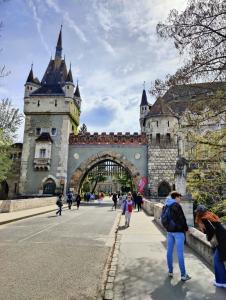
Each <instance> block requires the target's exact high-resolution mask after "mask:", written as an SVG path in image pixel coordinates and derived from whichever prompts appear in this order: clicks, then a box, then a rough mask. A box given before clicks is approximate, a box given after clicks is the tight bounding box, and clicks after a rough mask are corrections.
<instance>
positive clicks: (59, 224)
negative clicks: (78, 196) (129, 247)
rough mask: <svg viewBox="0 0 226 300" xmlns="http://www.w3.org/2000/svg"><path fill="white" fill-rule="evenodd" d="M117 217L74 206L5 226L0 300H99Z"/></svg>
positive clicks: (0, 237) (0, 239)
mask: <svg viewBox="0 0 226 300" xmlns="http://www.w3.org/2000/svg"><path fill="white" fill-rule="evenodd" d="M116 216H117V212H115V211H111V209H110V207H96V206H93V207H81V208H80V210H79V211H77V210H76V209H74V207H73V210H72V211H68V210H65V211H63V214H62V216H61V217H60V216H58V217H56V216H55V214H54V213H49V214H45V215H41V216H38V217H33V218H30V219H26V220H22V221H18V222H14V223H11V224H7V225H2V226H0V266H1V272H0V283H1V288H0V299H4V300H8V299H10V300H14V299H16V300H20V299H29V300H30V299H54V300H57V299H76V300H80V299H81V300H83V299H85V300H89V299H95V297H96V295H97V290H98V287H99V286H100V282H101V276H102V271H103V268H104V264H105V262H106V259H107V256H108V253H109V249H110V247H109V236H110V232H111V230H112V226H113V224H114V222H115V220H116Z"/></svg>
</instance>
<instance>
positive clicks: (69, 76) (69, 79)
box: [66, 68, 73, 82]
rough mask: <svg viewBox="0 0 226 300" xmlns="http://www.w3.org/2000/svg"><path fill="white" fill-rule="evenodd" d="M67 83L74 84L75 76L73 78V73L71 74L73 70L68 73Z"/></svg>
mask: <svg viewBox="0 0 226 300" xmlns="http://www.w3.org/2000/svg"><path fill="white" fill-rule="evenodd" d="M66 82H73V76H72V73H71V68H70V69H69V71H68V74H67V78H66Z"/></svg>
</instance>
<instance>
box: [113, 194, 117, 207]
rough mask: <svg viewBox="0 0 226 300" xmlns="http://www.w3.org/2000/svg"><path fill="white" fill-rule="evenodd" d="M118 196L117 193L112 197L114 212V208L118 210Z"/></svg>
mask: <svg viewBox="0 0 226 300" xmlns="http://www.w3.org/2000/svg"><path fill="white" fill-rule="evenodd" d="M117 200H118V199H117V194H116V193H114V194H113V196H112V201H113V205H112V210H113V208H115V210H116V208H117Z"/></svg>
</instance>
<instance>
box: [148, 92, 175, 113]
mask: <svg viewBox="0 0 226 300" xmlns="http://www.w3.org/2000/svg"><path fill="white" fill-rule="evenodd" d="M154 116H175V113H174V112H173V110H172V109H171V108H170V107H169V105H168V104H167V103H166V102H165V101H164V99H163V98H161V97H159V98H158V99H157V100H156V101H155V103H154V104H153V105H152V106H151V108H150V111H149V113H148V114H147V117H154Z"/></svg>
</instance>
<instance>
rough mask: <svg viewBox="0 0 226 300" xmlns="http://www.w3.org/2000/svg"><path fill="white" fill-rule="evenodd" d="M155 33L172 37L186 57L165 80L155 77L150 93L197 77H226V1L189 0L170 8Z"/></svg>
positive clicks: (163, 90)
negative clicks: (184, 6)
mask: <svg viewBox="0 0 226 300" xmlns="http://www.w3.org/2000/svg"><path fill="white" fill-rule="evenodd" d="M157 34H158V35H159V37H161V38H163V39H168V38H170V39H173V41H174V45H175V47H176V48H177V49H178V51H179V53H180V54H181V55H184V57H185V63H184V65H183V66H182V67H181V68H179V69H178V70H177V72H176V73H175V74H174V75H169V74H168V75H167V76H166V78H165V80H161V79H156V81H155V82H154V83H153V84H152V88H151V93H152V94H154V95H156V94H158V95H159V94H163V93H164V92H165V91H166V89H168V88H169V87H170V86H173V85H176V84H182V83H189V82H192V81H193V82H194V81H196V80H200V79H202V80H208V81H216V80H217V81H219V80H220V81H225V80H226V1H225V0H189V1H188V5H187V7H186V9H185V10H184V11H183V12H182V13H179V12H178V11H177V10H176V9H173V10H171V11H170V14H169V16H168V19H167V21H166V22H165V23H159V24H158V25H157Z"/></svg>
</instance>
